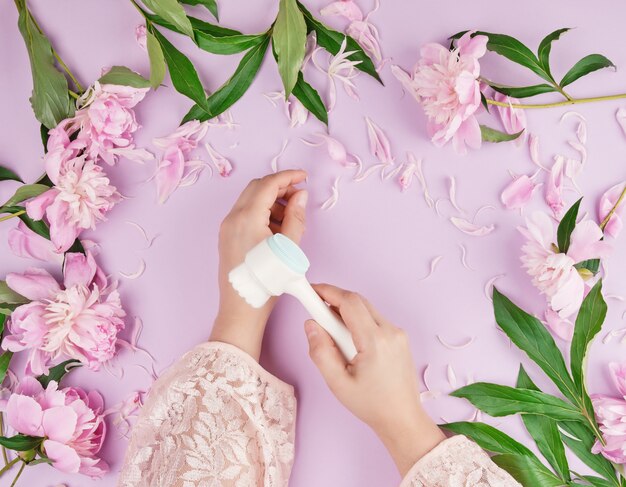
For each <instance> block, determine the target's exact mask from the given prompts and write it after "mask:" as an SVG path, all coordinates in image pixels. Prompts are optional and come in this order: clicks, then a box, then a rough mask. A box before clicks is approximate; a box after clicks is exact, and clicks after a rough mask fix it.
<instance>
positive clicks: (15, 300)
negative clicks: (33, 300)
mask: <svg viewBox="0 0 626 487" xmlns="http://www.w3.org/2000/svg"><path fill="white" fill-rule="evenodd" d="M29 302H30V299H28V298H25V297H24V296H22V295H21V294H18V293H16V292H15V291H13V289H11V288H10V287H9V286H8V284H7V283H6V281H0V303H2V304H26V303H29Z"/></svg>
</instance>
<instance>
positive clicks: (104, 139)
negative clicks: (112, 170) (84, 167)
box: [70, 82, 153, 165]
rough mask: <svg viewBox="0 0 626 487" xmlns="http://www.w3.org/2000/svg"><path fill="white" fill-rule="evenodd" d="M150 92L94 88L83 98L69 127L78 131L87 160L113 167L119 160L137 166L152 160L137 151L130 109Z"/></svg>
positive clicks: (148, 155)
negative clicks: (129, 160)
mask: <svg viewBox="0 0 626 487" xmlns="http://www.w3.org/2000/svg"><path fill="white" fill-rule="evenodd" d="M148 91H149V88H133V87H131V86H122V85H108V84H105V85H101V84H100V83H98V82H96V83H95V84H94V86H93V87H92V88H91V89H90V90H89V91H87V92H86V93H85V95H83V99H82V100H80V102H81V103H82V105H81V108H80V109H79V110H77V111H76V114H75V115H74V117H73V118H72V119H70V120H71V121H72V123H71V127H74V128H75V129H79V130H80V132H79V134H78V137H77V140H79V141H81V142H82V143H83V144H84V145H85V151H86V153H87V156H88V158H89V159H94V160H96V159H97V158H98V157H100V158H102V159H103V160H104V161H105V162H106V163H107V164H110V165H113V164H115V163H116V162H117V160H118V157H119V156H123V157H126V158H127V159H131V160H134V161H137V162H143V161H145V160H149V159H152V158H153V156H152V154H150V153H149V152H147V151H146V150H144V149H136V148H135V145H134V143H133V140H134V134H135V132H136V131H137V129H138V128H139V124H138V123H137V120H136V119H135V112H134V111H133V108H134V107H135V106H136V105H137V103H139V102H140V101H141V100H143V98H144V96H145V95H146V93H147V92H148Z"/></svg>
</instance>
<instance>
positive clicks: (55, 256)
mask: <svg viewBox="0 0 626 487" xmlns="http://www.w3.org/2000/svg"><path fill="white" fill-rule="evenodd" d="M9 248H10V249H11V252H13V253H14V254H15V255H17V256H19V257H26V258H30V259H37V260H41V261H44V262H55V263H57V264H61V263H62V262H63V254H59V253H57V251H56V247H55V246H54V244H53V243H52V242H51V241H50V240H48V239H47V238H44V237H42V236H41V235H39V234H37V233H35V232H33V231H32V230H31V229H30V228H28V227H27V226H26V225H25V224H24V222H22V221H20V222H19V223H18V224H17V227H15V228H12V229H11V230H9Z"/></svg>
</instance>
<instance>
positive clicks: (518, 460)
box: [491, 454, 563, 487]
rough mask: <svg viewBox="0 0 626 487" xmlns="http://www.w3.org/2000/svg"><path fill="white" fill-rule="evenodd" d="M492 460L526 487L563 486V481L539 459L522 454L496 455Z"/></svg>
mask: <svg viewBox="0 0 626 487" xmlns="http://www.w3.org/2000/svg"><path fill="white" fill-rule="evenodd" d="M491 460H492V461H493V462H494V463H495V464H496V465H497V466H498V467H500V468H502V469H504V470H506V471H507V472H509V473H510V474H511V477H513V478H514V479H515V480H517V481H518V482H519V483H521V484H522V485H523V486H524V487H539V486H541V487H563V481H562V480H561V479H560V478H558V477H557V476H556V475H554V474H553V473H552V472H550V470H548V469H547V468H546V467H545V466H544V465H543V464H542V463H540V462H539V461H538V460H536V459H535V460H533V459H532V458H531V457H526V456H522V455H508V454H505V455H496V456H494V457H491Z"/></svg>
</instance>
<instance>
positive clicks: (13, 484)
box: [11, 462, 26, 487]
mask: <svg viewBox="0 0 626 487" xmlns="http://www.w3.org/2000/svg"><path fill="white" fill-rule="evenodd" d="M24 467H26V462H22V466H21V467H20V469H19V470H18V471H17V475H16V476H15V478H14V479H13V482H12V483H11V487H15V484H17V481H18V479H19V478H20V475H22V472H23V471H24Z"/></svg>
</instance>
